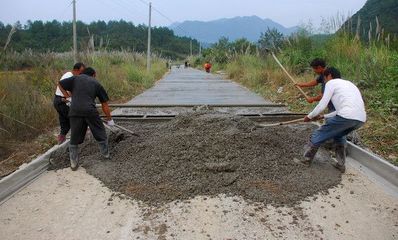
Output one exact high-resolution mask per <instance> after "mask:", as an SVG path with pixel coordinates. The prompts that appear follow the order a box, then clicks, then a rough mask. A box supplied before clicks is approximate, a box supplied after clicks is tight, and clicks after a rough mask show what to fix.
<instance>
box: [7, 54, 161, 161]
mask: <svg viewBox="0 0 398 240" xmlns="http://www.w3.org/2000/svg"><path fill="white" fill-rule="evenodd" d="M80 57H81V61H82V62H84V63H85V64H86V65H87V66H92V67H93V68H95V69H96V71H97V79H98V80H99V81H100V82H101V84H102V85H103V86H104V88H105V89H106V90H107V92H108V95H109V97H110V101H111V102H124V101H127V100H130V99H131V98H133V97H134V96H136V95H137V94H139V93H141V92H142V91H144V90H145V89H147V88H149V87H151V86H152V85H153V84H154V83H155V82H156V81H157V80H158V79H160V78H161V76H162V75H163V74H164V73H165V72H166V71H167V69H166V67H165V63H164V61H163V60H162V59H159V58H154V60H153V63H152V69H151V71H150V72H147V70H146V66H145V63H146V61H145V57H144V56H143V55H141V54H137V53H132V52H96V53H92V54H87V55H84V56H80ZM1 61H3V63H4V62H6V63H7V64H6V65H7V69H9V70H12V71H2V72H0V113H1V114H3V115H0V145H3V146H0V148H2V149H4V148H5V145H7V143H8V142H14V141H30V140H32V139H35V138H36V137H37V136H39V135H41V134H44V133H49V132H51V131H53V130H54V129H55V128H56V127H57V126H58V121H57V114H56V111H55V109H54V108H53V105H52V101H53V96H54V92H55V88H56V83H57V81H58V80H59V78H60V76H61V75H62V74H63V73H64V72H65V71H69V70H70V69H71V68H72V66H73V59H72V55H71V54H54V53H47V54H42V53H39V54H35V53H32V52H29V51H26V52H24V53H8V54H7V55H6V56H4V55H3V56H2V60H1ZM3 66H5V65H3ZM15 70H25V71H15ZM18 121H19V122H18ZM20 122H23V123H25V124H26V125H24V124H22V123H20ZM27 125H29V126H27ZM0 155H1V154H0ZM0 157H1V156H0Z"/></svg>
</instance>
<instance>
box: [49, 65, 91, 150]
mask: <svg viewBox="0 0 398 240" xmlns="http://www.w3.org/2000/svg"><path fill="white" fill-rule="evenodd" d="M84 68H85V66H84V64H83V63H76V64H75V65H74V66H73V70H72V71H71V72H66V73H65V74H64V75H62V77H61V79H60V80H59V81H62V80H64V79H66V78H70V77H73V76H77V75H80V74H81V73H82V72H83V71H84ZM69 95H70V94H69ZM70 102H71V98H66V97H65V96H64V94H63V93H62V92H61V90H60V89H59V87H57V90H56V91H55V96H54V101H53V104H54V108H55V110H57V112H58V119H59V125H60V126H61V131H60V133H59V135H58V139H57V140H58V144H62V143H63V142H65V140H66V134H68V132H69V130H70V124H69V117H68V114H69V106H70Z"/></svg>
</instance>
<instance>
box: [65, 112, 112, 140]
mask: <svg viewBox="0 0 398 240" xmlns="http://www.w3.org/2000/svg"><path fill="white" fill-rule="evenodd" d="M69 119H70V126H71V137H70V144H71V145H78V144H81V143H83V141H84V137H85V136H86V132H87V127H90V130H91V133H92V134H93V136H94V138H95V140H97V142H103V141H106V140H107V136H106V131H105V127H104V124H103V123H102V120H101V118H100V117H99V116H90V117H70V118H69Z"/></svg>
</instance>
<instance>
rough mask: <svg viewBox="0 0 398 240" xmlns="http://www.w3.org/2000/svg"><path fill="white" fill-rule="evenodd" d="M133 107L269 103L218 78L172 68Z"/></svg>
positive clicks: (196, 71) (138, 98)
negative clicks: (143, 105) (139, 105)
mask: <svg viewBox="0 0 398 240" xmlns="http://www.w3.org/2000/svg"><path fill="white" fill-rule="evenodd" d="M130 103H134V104H153V105H156V104H165V105H166V104H170V105H180V104H193V105H206V104H268V103H271V102H269V101H266V100H264V99H263V98H262V97H260V96H259V95H257V94H254V93H252V92H250V91H249V90H247V89H246V88H244V87H242V86H240V85H239V84H236V83H234V82H232V81H230V80H225V79H222V78H221V77H220V76H219V75H213V74H208V73H205V72H203V71H199V70H195V69H184V68H173V69H172V70H171V72H170V74H168V75H167V76H165V77H164V79H162V81H160V82H158V83H157V84H156V85H155V86H154V87H153V88H151V89H149V90H147V91H145V92H144V93H142V94H141V95H139V96H137V97H136V98H134V99H133V101H131V102H130Z"/></svg>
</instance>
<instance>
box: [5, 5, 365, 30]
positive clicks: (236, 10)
mask: <svg viewBox="0 0 398 240" xmlns="http://www.w3.org/2000/svg"><path fill="white" fill-rule="evenodd" d="M76 1H77V17H78V19H79V20H82V21H84V22H91V21H94V20H105V21H108V20H120V19H124V20H127V21H132V22H133V23H135V24H139V23H145V24H146V23H147V16H148V9H147V6H146V5H145V4H144V3H145V2H149V1H147V0H76ZM71 2H72V0H0V3H1V8H0V21H1V22H3V23H14V22H16V21H18V20H19V21H21V23H25V22H26V21H27V20H53V19H56V20H59V21H68V20H70V19H71V17H72V5H71ZM365 2H366V0H273V1H271V0H244V1H242V0H195V1H193V0H152V4H153V6H154V7H155V8H156V9H157V10H159V11H160V12H161V13H162V14H164V15H165V16H166V17H167V18H166V17H164V16H162V15H160V14H159V13H157V12H156V11H155V12H154V13H153V24H154V25H157V26H159V25H161V26H167V25H170V24H171V22H181V21H185V20H205V21H208V20H214V19H219V18H229V17H235V16H251V15H257V16H259V17H261V18H270V19H272V20H274V21H276V22H278V23H280V24H282V25H284V26H285V27H291V26H295V25H299V24H301V23H307V22H308V21H311V22H312V23H313V24H314V25H315V26H319V23H320V22H321V19H322V17H323V18H326V19H327V18H330V17H335V16H337V14H338V13H340V14H342V15H344V16H347V15H352V14H354V13H355V12H356V11H358V10H359V9H360V8H361V7H362V6H363V5H364V4H365Z"/></svg>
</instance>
